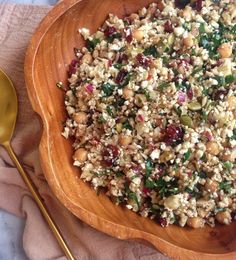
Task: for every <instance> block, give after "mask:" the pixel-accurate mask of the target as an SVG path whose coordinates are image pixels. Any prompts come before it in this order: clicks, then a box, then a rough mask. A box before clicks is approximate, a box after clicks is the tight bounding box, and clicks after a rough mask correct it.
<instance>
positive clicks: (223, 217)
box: [216, 211, 232, 225]
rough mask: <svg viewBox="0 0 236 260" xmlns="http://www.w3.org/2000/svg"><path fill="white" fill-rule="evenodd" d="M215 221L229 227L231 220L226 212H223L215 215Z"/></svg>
mask: <svg viewBox="0 0 236 260" xmlns="http://www.w3.org/2000/svg"><path fill="white" fill-rule="evenodd" d="M216 219H217V221H218V222H219V223H220V224H225V225H229V224H230V223H231V219H232V218H231V215H230V213H229V212H228V211H223V212H218V213H217V214H216Z"/></svg>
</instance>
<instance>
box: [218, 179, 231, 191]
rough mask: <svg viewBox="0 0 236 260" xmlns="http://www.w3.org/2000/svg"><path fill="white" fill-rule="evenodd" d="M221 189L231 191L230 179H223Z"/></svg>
mask: <svg viewBox="0 0 236 260" xmlns="http://www.w3.org/2000/svg"><path fill="white" fill-rule="evenodd" d="M219 188H220V190H224V192H226V193H229V192H230V190H231V183H230V182H229V181H223V182H221V183H220V184H219Z"/></svg>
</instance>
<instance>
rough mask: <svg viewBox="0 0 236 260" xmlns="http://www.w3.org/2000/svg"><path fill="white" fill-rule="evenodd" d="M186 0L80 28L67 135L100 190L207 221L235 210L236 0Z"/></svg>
mask: <svg viewBox="0 0 236 260" xmlns="http://www.w3.org/2000/svg"><path fill="white" fill-rule="evenodd" d="M186 2H188V1H181V0H178V1H163V2H161V1H159V2H158V3H153V4H151V5H150V6H149V7H147V8H145V7H144V8H142V9H141V10H140V11H139V12H138V13H137V14H135V13H134V14H131V15H130V16H128V17H125V18H123V19H121V18H118V17H117V16H115V15H112V14H110V15H109V17H108V19H107V20H106V21H105V23H104V25H103V26H102V27H101V28H99V30H98V31H97V32H96V33H94V34H92V35H90V32H89V30H88V29H85V28H82V29H80V30H79V32H80V33H81V34H82V35H83V37H84V39H85V40H86V47H83V48H82V49H81V50H79V49H75V54H76V59H75V60H73V61H72V63H71V65H70V68H69V82H70V86H69V90H67V92H66V100H65V105H66V109H67V112H68V119H67V120H66V122H65V128H64V132H63V135H64V136H65V137H66V138H68V137H74V144H73V147H74V149H75V152H74V165H75V166H78V167H80V169H81V172H82V173H81V176H80V177H81V178H82V179H83V180H84V181H87V182H90V183H91V185H92V186H93V187H94V189H95V190H97V191H99V190H100V189H101V188H102V189H103V188H104V190H105V192H106V194H107V195H108V196H110V197H111V199H112V201H114V202H115V203H116V204H123V205H126V207H127V208H128V209H131V210H133V211H135V212H138V213H139V214H141V215H142V216H143V217H150V218H152V219H155V220H156V221H157V222H158V223H159V224H160V225H162V226H168V225H170V224H178V225H180V226H182V227H183V226H185V225H188V226H190V227H193V228H199V227H203V226H204V225H205V224H208V225H210V226H214V225H215V222H216V221H217V222H219V223H221V224H229V223H230V222H231V221H232V220H233V219H235V216H236V164H235V160H236V84H235V82H236V68H235V64H236V55H235V53H236V51H235V46H236V4H235V1H234V0H221V1H218V0H214V1H210V0H206V1H202V0H196V1H195V2H192V1H191V4H188V5H186V4H184V3H186ZM189 2H190V1H189Z"/></svg>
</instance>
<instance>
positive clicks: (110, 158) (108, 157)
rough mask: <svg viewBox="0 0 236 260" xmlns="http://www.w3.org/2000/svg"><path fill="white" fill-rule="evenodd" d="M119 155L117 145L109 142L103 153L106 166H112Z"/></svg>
mask: <svg viewBox="0 0 236 260" xmlns="http://www.w3.org/2000/svg"><path fill="white" fill-rule="evenodd" d="M118 156H119V149H118V147H117V146H115V145H112V144H109V145H107V146H106V147H105V149H104V150H103V153H102V157H103V162H104V163H105V165H106V166H108V167H110V166H112V165H113V164H114V163H115V161H116V159H117V158H118Z"/></svg>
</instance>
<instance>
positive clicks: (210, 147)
mask: <svg viewBox="0 0 236 260" xmlns="http://www.w3.org/2000/svg"><path fill="white" fill-rule="evenodd" d="M206 151H207V152H208V153H209V154H212V155H218V154H219V153H220V147H219V145H218V144H217V142H214V141H211V142H208V143H207V144H206Z"/></svg>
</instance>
